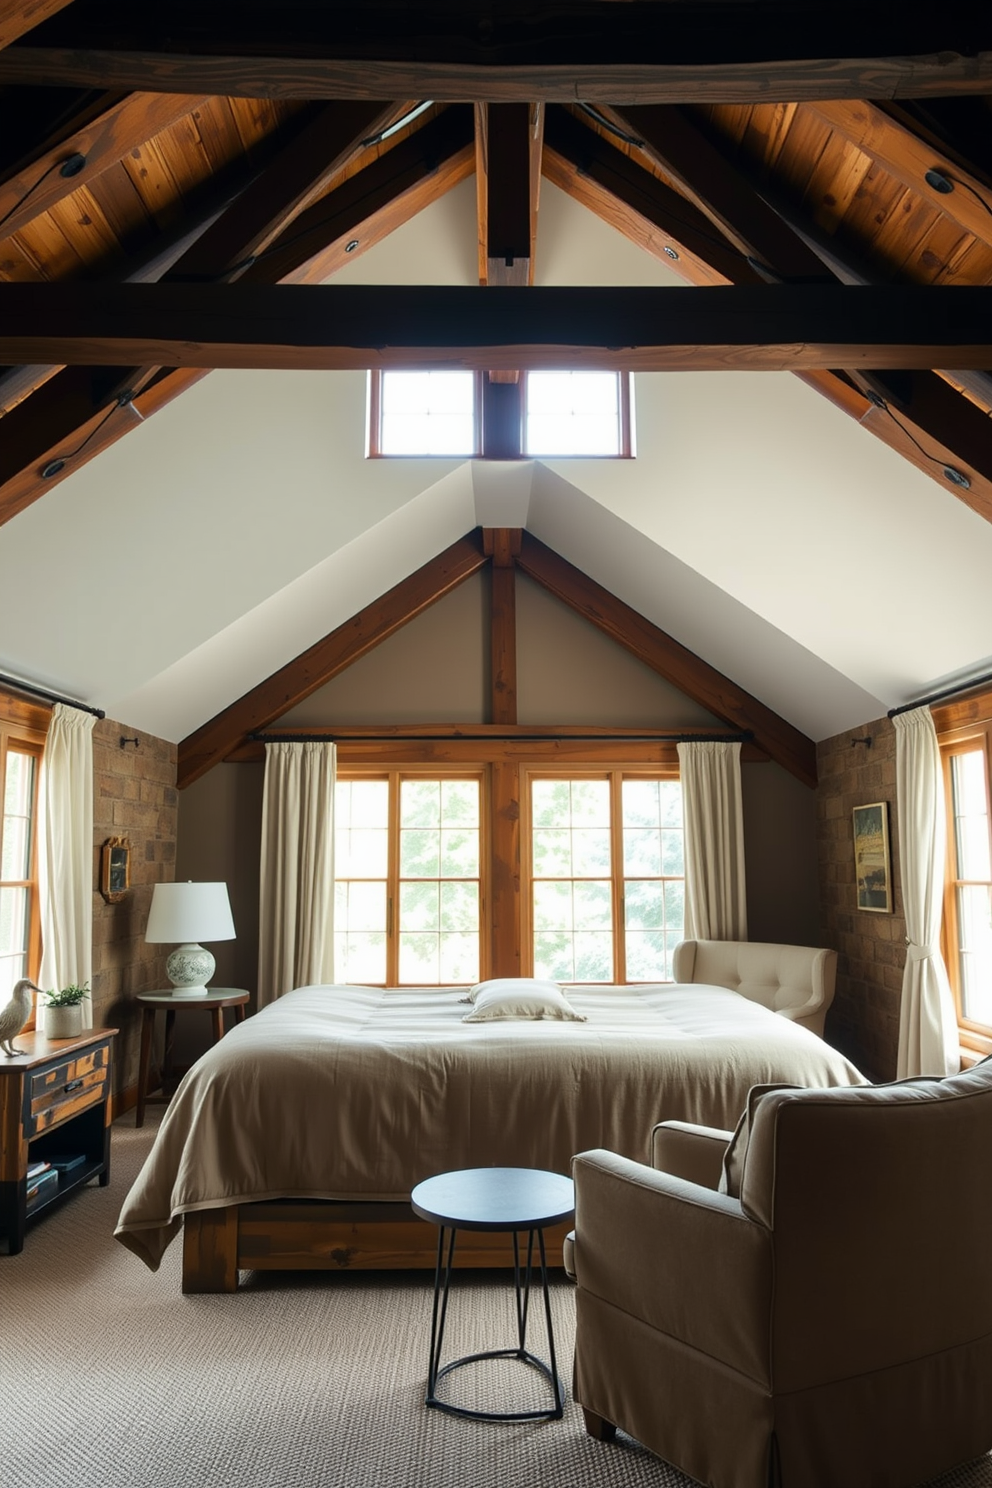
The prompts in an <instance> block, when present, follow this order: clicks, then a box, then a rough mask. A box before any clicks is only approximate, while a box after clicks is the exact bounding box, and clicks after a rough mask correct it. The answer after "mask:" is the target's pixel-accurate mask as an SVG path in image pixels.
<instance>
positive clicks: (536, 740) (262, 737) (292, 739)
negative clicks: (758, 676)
mask: <svg viewBox="0 0 992 1488" xmlns="http://www.w3.org/2000/svg"><path fill="white" fill-rule="evenodd" d="M500 737H502V738H504V739H508V740H509V741H510V742H511V743H513V744H541V743H547V742H549V741H553V740H554V739H556V738H557V739H561V740H564V741H565V742H568V741H571V740H573V739H578V740H587V741H592V742H597V741H598V742H600V743H603V744H609V743H611V742H612V741H613V740H614V739H617V740H621V741H623V742H627V743H631V742H634V741H639V742H641V743H643V744H749V743H750V742H751V741H752V740H753V738H754V735H753V734H752V733H751V732H750V731H748V732H744V733H724V734H674V733H673V734H645V733H637V732H636V731H635V732H633V733H625V732H620V731H618V732H616V733H605V734H603V733H599V734H504V735H502V736H500V735H498V734H472V733H464V734H408V735H405V736H399V735H396V734H388V733H379V732H377V731H376V730H374V729H372V730H370V731H369V733H367V734H344V735H342V736H341V738H340V740H337V739H335V737H334V735H333V734H330V733H328V734H265V733H258V734H249V735H248V738H249V740H250V741H251V742H252V743H253V744H335V743H338V742H340V743H342V744H355V743H362V742H367V741H370V740H375V741H377V742H389V741H390V740H392V741H394V742H395V743H397V744H420V743H423V742H428V743H430V742H440V743H450V742H451V741H452V740H456V741H458V740H461V741H465V740H470V741H473V742H475V743H478V744H484V743H485V742H486V740H487V739H496V738H500Z"/></svg>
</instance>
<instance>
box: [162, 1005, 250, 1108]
mask: <svg viewBox="0 0 992 1488" xmlns="http://www.w3.org/2000/svg"><path fill="white" fill-rule="evenodd" d="M250 995H251V994H250V993H248V992H246V991H245V990H244V988H243V987H212V988H211V989H210V991H209V992H208V993H207V995H206V997H174V996H173V995H172V993H171V992H165V991H161V992H139V993H138V995H137V997H136V998H135V1001H136V1002H140V1003H141V1057H140V1061H139V1064H138V1107H137V1110H136V1112H135V1119H134V1124H135V1126H144V1124H145V1107H146V1106H148V1105H168V1103H169V1100H170V1097H169V1096H168V1095H165V1094H164V1093H163V1094H162V1095H149V1094H148V1080H149V1074H150V1070H151V1059H152V1034H153V1033H154V1031H155V1014H156V1013H157V1012H158V1011H159V1009H160V1008H162V1009H164V1010H165V1050H164V1053H163V1056H162V1070H161V1073H160V1076H159V1080H160V1083H161V1085H162V1087H163V1091H164V1087H165V1082H166V1080H167V1079H168V1078H169V1076H170V1075H171V1073H172V1039H173V1035H174V1033H175V1026H176V1014H177V1013H189V1012H205V1013H207V1014H209V1017H210V1027H211V1032H212V1035H213V1037H212V1042H213V1043H215V1044H216V1043H218V1042H219V1041H220V1040H221V1039H222V1038H223V1037H224V1009H225V1008H233V1009H234V1019H235V1022H236V1023H243V1022H244V1020H245V1004H246V1003H247V1001H248V998H249V997H250Z"/></svg>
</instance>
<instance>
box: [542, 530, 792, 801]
mask: <svg viewBox="0 0 992 1488" xmlns="http://www.w3.org/2000/svg"><path fill="white" fill-rule="evenodd" d="M516 562H517V565H518V567H519V568H520V569H521V570H522V571H523V572H524V573H525V574H527V575H528V577H529V578H532V579H534V580H536V582H537V583H538V584H541V585H543V587H544V588H545V589H547V590H548V592H549V593H551V594H553V595H554V596H555V598H556V599H560V600H561V601H562V602H563V603H564V604H567V605H568V606H570V608H571V609H573V610H575V612H576V613H577V614H579V615H581V616H582V617H583V619H585V620H588V621H590V623H591V624H593V625H595V626H596V628H597V629H598V630H601V631H602V632H603V634H604V635H606V636H609V638H610V640H612V641H615V642H616V644H617V645H618V646H622V647H623V648H624V650H626V651H629V652H630V654H631V655H632V656H635V657H636V658H637V660H638V661H641V662H643V663H644V665H645V666H647V667H650V668H651V670H652V671H654V672H657V673H658V675H659V676H661V677H664V678H665V680H666V682H670V683H671V684H672V686H673V687H677V688H678V689H679V691H680V692H684V693H685V695H686V697H689V698H692V700H693V701H694V702H696V703H698V704H699V706H700V707H702V708H706V709H707V711H708V712H710V713H712V714H714V715H715V716H716V717H717V718H719V719H721V720H722V721H723V722H724V723H727V724H729V725H731V726H732V727H734V728H738V729H745V730H748V731H749V732H750V733H752V734H753V735H754V739H755V742H756V743H757V744H758V745H760V747H761V748H762V749H765V750H767V752H768V754H769V755H770V757H771V758H772V759H773V760H775V761H776V763H778V764H780V765H782V766H783V768H784V769H786V770H788V771H789V772H790V774H792V775H795V776H796V778H797V779H798V780H801V781H802V782H803V784H804V785H808V786H810V787H815V786H816V745H815V744H814V743H813V741H812V739H808V738H807V737H806V735H805V734H803V733H800V731H799V730H798V729H797V728H794V727H793V725H792V724H791V723H787V722H786V720H785V719H784V718H780V717H779V715H778V714H777V713H774V712H773V711H772V709H771V708H768V707H766V706H765V704H764V703H762V702H759V701H758V699H757V698H754V697H752V696H751V694H750V693H748V692H745V691H744V689H743V688H742V687H738V686H737V684H736V683H735V682H731V681H730V679H729V678H728V677H725V676H723V674H722V673H721V672H718V671H717V670H716V668H715V667H711V666H710V665H709V664H708V663H707V662H705V661H703V660H702V658H701V657H699V656H696V655H695V654H694V653H693V652H692V651H690V650H688V648H687V647H685V646H683V645H682V644H681V642H679V641H676V640H675V639H673V637H672V636H670V635H668V634H667V633H666V632H665V631H663V630H661V629H659V627H658V626H657V625H654V624H652V622H651V621H650V620H647V619H645V617H644V616H643V615H641V614H639V613H638V611H637V610H634V609H631V607H630V605H628V604H625V603H624V602H623V600H621V599H618V598H617V597H616V595H614V594H611V593H610V591H609V590H608V589H604V588H603V586H602V585H601V584H597V583H596V581H595V579H591V578H590V577H589V575H588V574H585V573H583V572H582V570H581V569H578V568H574V567H573V566H572V564H570V563H569V562H567V561H566V559H564V558H562V557H560V556H559V554H557V553H555V552H553V551H552V549H551V548H547V547H545V545H544V544H543V543H542V542H540V541H538V539H537V538H536V537H532V536H531V534H530V533H529V532H525V533H524V534H523V541H522V543H521V548H520V553H519V554H518V556H517V559H516Z"/></svg>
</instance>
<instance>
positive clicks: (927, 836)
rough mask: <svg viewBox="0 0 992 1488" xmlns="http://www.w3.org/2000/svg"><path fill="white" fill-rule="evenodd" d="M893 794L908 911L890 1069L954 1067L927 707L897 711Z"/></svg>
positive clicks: (938, 779)
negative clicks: (896, 1037) (896, 1035)
mask: <svg viewBox="0 0 992 1488" xmlns="http://www.w3.org/2000/svg"><path fill="white" fill-rule="evenodd" d="M892 723H893V726H894V728H895V731H896V802H897V808H898V821H899V867H900V874H899V878H900V882H901V884H902V902H903V910H904V912H905V915H906V968H905V970H904V972H903V978H902V1003H901V1006H900V1010H899V1053H898V1058H897V1063H896V1075H897V1078H898V1079H900V1080H904V1079H907V1078H909V1077H910V1076H911V1075H952V1074H954V1073H956V1071H957V1069H958V1067H959V1064H960V1055H959V1052H958V1029H957V1015H956V1012H955V1008H954V997H953V994H952V992H951V987H950V983H949V982H948V980H947V968H946V966H945V965H944V958H943V956H942V955H941V953H940V919H941V912H942V909H943V898H944V854H945V851H946V840H945V834H946V830H947V827H946V819H945V808H944V783H943V776H942V771H941V767H940V747H939V745H938V743H937V731H936V729H935V728H934V724H933V719H932V718H931V716H930V709H929V708H914V709H913V710H912V712H910V713H897V714H896V716H895V717H894V718H893V720H892Z"/></svg>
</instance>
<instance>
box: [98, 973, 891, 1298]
mask: <svg viewBox="0 0 992 1488" xmlns="http://www.w3.org/2000/svg"><path fill="white" fill-rule="evenodd" d="M568 1000H569V1002H570V1004H571V1006H572V1007H573V1008H574V1010H575V1013H576V1014H577V1015H578V1017H579V1018H581V1019H582V1021H574V1022H573V1021H558V1020H557V1019H555V1020H551V1019H548V1018H542V1019H540V1020H536V1021H535V1020H530V1019H527V1020H520V1021H517V1020H514V1019H500V1020H499V1021H492V1022H470V1023H466V1022H465V1021H464V1019H465V1016H466V1013H469V1012H471V1011H472V1010H471V1009H470V1008H467V1007H466V1005H465V1002H464V1000H463V995H462V994H461V993H459V992H458V991H453V990H450V989H438V988H423V989H406V990H403V991H395V990H383V989H381V988H367V987H353V986H348V987H344V986H318V987H304V988H300V989H299V990H297V991H295V992H291V993H289V994H288V995H287V996H285V997H283V998H281V999H280V1000H279V1001H278V1002H276V1003H274V1004H272V1005H271V1006H269V1007H266V1008H263V1009H262V1011H261V1012H260V1013H258V1014H257V1015H256V1016H255V1017H253V1018H250V1019H248V1020H247V1021H246V1022H244V1023H241V1024H238V1025H237V1026H235V1027H234V1028H233V1029H232V1030H231V1031H230V1032H229V1033H228V1034H227V1035H226V1037H225V1038H223V1039H222V1040H221V1041H220V1042H219V1043H218V1044H215V1045H214V1046H213V1047H212V1048H211V1049H210V1050H209V1051H208V1052H207V1053H206V1054H205V1055H204V1056H203V1057H202V1058H201V1059H200V1060H199V1061H198V1062H197V1063H196V1064H195V1065H194V1066H193V1067H192V1069H190V1070H189V1072H188V1073H187V1075H186V1076H185V1078H184V1079H183V1081H182V1083H181V1084H180V1086H179V1089H178V1090H177V1091H176V1094H175V1096H174V1097H173V1099H172V1101H171V1103H170V1104H169V1106H168V1108H167V1110H166V1113H165V1116H164V1118H163V1120H162V1124H161V1126H160V1128H159V1131H158V1134H157V1136H156V1139H155V1143H154V1146H153V1148H152V1150H151V1152H150V1154H149V1156H148V1159H147V1161H146V1162H145V1165H144V1167H143V1168H142V1170H141V1172H140V1174H139V1175H138V1178H137V1180H136V1182H135V1184H134V1186H133V1187H132V1189H131V1191H130V1193H129V1194H128V1196H127V1198H126V1200H125V1203H124V1207H123V1209H122V1211H121V1215H120V1220H119V1223H118V1226H117V1230H116V1235H117V1238H118V1239H119V1240H120V1241H121V1242H122V1243H123V1244H124V1245H126V1246H128V1247H129V1248H130V1249H131V1250H133V1251H134V1252H135V1253H136V1254H137V1255H139V1256H140V1257H141V1259H142V1260H143V1261H145V1263H146V1264H147V1265H148V1266H149V1267H151V1268H152V1269H153V1270H154V1269H157V1267H158V1265H159V1263H160V1261H161V1258H162V1255H163V1253H164V1252H165V1249H166V1247H167V1246H168V1245H169V1243H170V1241H171V1240H172V1239H173V1238H174V1237H175V1236H176V1235H177V1234H178V1233H179V1231H180V1229H184V1264H183V1290H184V1291H229V1290H234V1289H235V1288H236V1287H237V1284H238V1272H239V1270H245V1269H265V1268H268V1269H315V1268H330V1269H334V1268H336V1267H358V1266H397V1267H400V1266H425V1265H433V1264H434V1259H435V1233H436V1232H435V1231H433V1229H432V1228H431V1227H430V1226H428V1225H426V1224H424V1223H423V1221H420V1220H418V1219H416V1217H415V1216H414V1215H413V1213H412V1210H411V1209H410V1207H409V1195H410V1191H411V1189H412V1188H413V1187H414V1185H415V1184H416V1183H418V1182H419V1181H420V1180H421V1179H423V1178H426V1177H429V1176H430V1175H432V1174H435V1173H440V1172H445V1171H450V1170H452V1169H455V1168H470V1167H485V1166H489V1165H497V1166H510V1167H517V1166H519V1167H540V1168H547V1169H550V1170H552V1171H554V1172H559V1173H568V1172H569V1170H570V1160H571V1158H572V1156H573V1154H575V1153H576V1152H581V1151H584V1150H587V1149H588V1148H591V1147H606V1148H609V1149H610V1150H612V1151H614V1152H619V1153H622V1154H623V1155H625V1156H627V1157H631V1158H635V1159H638V1160H641V1161H645V1160H646V1159H647V1153H648V1145H649V1139H650V1135H651V1130H652V1127H653V1126H654V1125H655V1124H656V1123H657V1122H659V1121H663V1120H669V1119H672V1118H675V1119H679V1120H685V1121H695V1122H702V1123H705V1124H708V1125H711V1126H723V1127H733V1126H734V1125H735V1124H736V1122H737V1119H738V1117H739V1115H740V1113H741V1111H742V1110H743V1108H744V1105H745V1101H746V1096H747V1092H748V1090H749V1089H750V1087H751V1086H752V1085H757V1084H764V1083H769V1082H779V1081H781V1082H783V1083H789V1084H796V1085H804V1086H821V1087H822V1086H830V1085H856V1084H863V1083H865V1081H864V1077H863V1076H862V1075H861V1074H860V1073H859V1072H858V1070H857V1069H855V1067H854V1066H853V1065H852V1064H851V1063H850V1062H849V1061H848V1060H847V1059H845V1058H844V1057H843V1056H842V1055H841V1054H839V1053H838V1052H837V1051H836V1050H835V1049H832V1048H831V1047H830V1046H829V1045H828V1044H826V1043H824V1042H823V1040H822V1039H819V1038H818V1037H817V1036H816V1035H815V1034H814V1033H811V1032H810V1031H809V1030H808V1029H806V1028H802V1027H800V1026H799V1025H798V1024H796V1023H794V1022H791V1021H789V1020H788V1019H787V1018H783V1017H781V1016H779V1015H778V1014H776V1013H774V1012H771V1011H770V1010H769V1009H767V1008H765V1007H762V1006H760V1005H759V1004H757V1003H754V1002H751V1001H748V1000H747V999H746V998H744V997H741V996H739V995H738V994H737V993H735V992H732V991H728V990H727V989H725V988H723V987H711V986H701V985H698V984H693V985H680V984H674V985H673V984H659V985H653V986H638V987H599V988H582V989H575V990H569V992H568ZM566 1228H567V1227H566ZM463 1238H464V1239H465V1240H466V1241H467V1242H469V1243H467V1244H466V1246H465V1248H464V1249H463V1251H462V1261H463V1264H475V1265H494V1264H503V1263H504V1260H505V1257H504V1256H503V1254H502V1252H501V1251H497V1250H495V1249H494V1248H493V1247H494V1245H500V1244H502V1242H503V1241H504V1240H505V1239H506V1237H504V1236H491V1235H487V1234H480V1235H479V1236H478V1237H476V1238H477V1248H476V1249H475V1250H473V1249H472V1247H471V1243H470V1236H469V1235H466V1236H465V1237H463ZM559 1243H560V1241H559Z"/></svg>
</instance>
